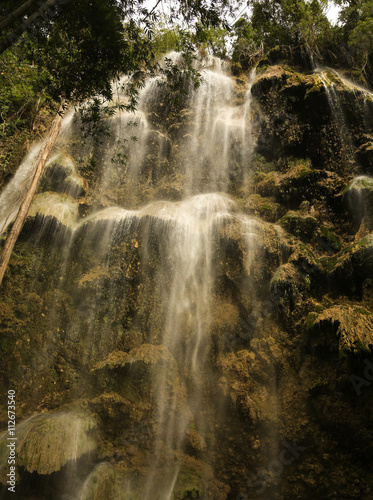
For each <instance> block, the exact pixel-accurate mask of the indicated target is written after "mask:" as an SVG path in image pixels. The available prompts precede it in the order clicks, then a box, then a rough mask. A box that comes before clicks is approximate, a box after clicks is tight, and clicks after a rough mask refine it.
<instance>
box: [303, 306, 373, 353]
mask: <svg viewBox="0 0 373 500" xmlns="http://www.w3.org/2000/svg"><path fill="white" fill-rule="evenodd" d="M307 329H308V331H309V342H310V345H311V346H312V347H314V348H316V347H320V346H322V347H323V348H324V349H326V350H329V351H331V352H339V353H342V352H344V353H351V354H358V353H361V352H367V353H368V352H370V350H371V349H373V312H372V311H370V310H367V309H364V308H362V307H360V306H347V305H335V306H332V307H330V308H328V309H325V310H324V311H323V312H322V313H321V314H317V313H310V314H309V315H308V319H307Z"/></svg>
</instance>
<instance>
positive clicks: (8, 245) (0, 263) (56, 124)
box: [0, 99, 64, 285]
mask: <svg viewBox="0 0 373 500" xmlns="http://www.w3.org/2000/svg"><path fill="white" fill-rule="evenodd" d="M63 105H64V99H63V100H62V101H61V105H60V109H59V110H58V113H57V115H56V116H55V118H54V120H53V123H52V126H51V128H50V131H49V136H48V139H47V142H46V144H45V145H44V146H43V147H42V149H41V152H42V153H41V157H40V160H39V163H38V165H37V167H36V170H35V174H34V178H33V179H32V182H31V185H30V187H29V189H28V191H27V194H26V196H25V199H24V200H23V202H22V204H21V206H20V209H19V210H18V214H17V217H16V219H15V221H14V224H13V226H12V229H11V230H10V232H9V235H8V238H7V240H6V242H5V245H4V248H3V251H2V252H1V255H0V285H1V282H2V280H3V277H4V273H5V271H6V269H7V267H8V263H9V259H10V256H11V255H12V251H13V248H14V245H15V243H16V241H17V238H18V236H19V234H20V232H21V231H22V227H23V224H24V223H25V220H26V217H27V214H28V211H29V208H30V205H31V202H32V200H33V198H34V195H35V193H36V191H37V189H38V187H39V183H40V180H41V177H42V175H43V172H44V167H45V164H46V163H47V160H48V158H49V155H50V153H51V151H52V148H53V146H54V144H55V142H56V139H57V137H58V134H59V131H60V128H61V122H62V111H63Z"/></svg>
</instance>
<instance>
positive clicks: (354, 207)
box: [343, 175, 373, 230]
mask: <svg viewBox="0 0 373 500" xmlns="http://www.w3.org/2000/svg"><path fill="white" fill-rule="evenodd" d="M343 200H344V202H345V204H346V205H347V208H348V210H349V211H350V213H351V215H352V217H353V220H354V222H355V226H356V229H358V228H359V226H360V224H361V222H362V220H363V219H365V222H366V224H365V225H366V226H367V227H368V228H369V229H370V230H372V229H373V177H367V176H366V175H361V176H359V177H355V179H353V180H352V181H351V182H350V183H349V184H348V186H347V187H346V189H345V190H344V192H343Z"/></svg>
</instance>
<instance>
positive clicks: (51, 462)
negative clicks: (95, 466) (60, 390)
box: [0, 410, 97, 477]
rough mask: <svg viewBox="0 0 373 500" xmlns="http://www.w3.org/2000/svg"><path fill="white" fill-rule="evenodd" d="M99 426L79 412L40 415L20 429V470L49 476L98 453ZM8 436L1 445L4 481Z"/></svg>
mask: <svg viewBox="0 0 373 500" xmlns="http://www.w3.org/2000/svg"><path fill="white" fill-rule="evenodd" d="M96 426H97V424H96V422H95V420H94V418H93V417H92V416H90V415H87V414H84V413H81V412H76V411H68V410H66V411H60V412H58V413H45V414H38V415H36V416H35V417H31V418H29V419H28V420H26V421H25V422H22V423H20V424H18V426H17V466H18V467H23V468H24V469H25V470H26V471H27V472H36V473H38V474H40V475H48V474H51V473H52V472H56V471H59V470H60V469H61V468H62V467H63V466H64V465H65V464H67V463H68V462H69V461H72V460H78V459H79V458H81V457H82V456H83V455H86V454H88V453H93V452H94V451H95V449H96V446H97V445H96V440H95V438H94V431H95V429H96ZM7 437H8V435H7V434H6V435H3V436H2V438H1V442H0V457H1V458H0V460H1V464H2V474H1V475H2V477H3V476H4V470H6V469H7V468H8V467H7V462H6V461H5V458H7V456H8V454H9V452H8V449H7V444H8V442H9V441H8V440H7Z"/></svg>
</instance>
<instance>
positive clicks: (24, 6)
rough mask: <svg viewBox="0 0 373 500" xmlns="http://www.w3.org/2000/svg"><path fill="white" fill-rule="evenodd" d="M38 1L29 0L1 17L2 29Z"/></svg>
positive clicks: (0, 28)
mask: <svg viewBox="0 0 373 500" xmlns="http://www.w3.org/2000/svg"><path fill="white" fill-rule="evenodd" d="M37 1H38V0H27V1H26V2H24V3H23V4H22V5H20V6H19V7H17V8H16V9H15V10H13V11H12V12H10V13H9V14H7V15H5V16H4V17H2V18H0V30H3V29H4V28H6V27H7V26H9V25H10V24H12V22H13V21H14V20H15V19H18V18H19V17H21V16H23V15H24V14H25V13H26V12H27V11H28V9H29V8H30V7H32V6H33V5H34V4H36V2H37Z"/></svg>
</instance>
